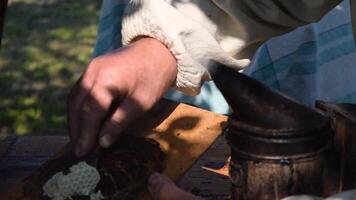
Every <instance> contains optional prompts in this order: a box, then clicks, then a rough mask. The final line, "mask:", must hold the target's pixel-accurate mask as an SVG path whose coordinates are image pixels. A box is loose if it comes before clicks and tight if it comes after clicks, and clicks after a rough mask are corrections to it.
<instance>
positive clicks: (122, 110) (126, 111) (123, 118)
mask: <svg viewBox="0 0 356 200" xmlns="http://www.w3.org/2000/svg"><path fill="white" fill-rule="evenodd" d="M142 113H143V109H142V107H140V106H139V105H138V103H136V102H135V101H134V100H133V99H130V98H126V99H125V100H123V101H122V103H121V104H120V105H119V107H117V109H116V110H115V112H114V113H113V114H112V115H111V117H110V118H109V119H108V120H106V121H105V123H104V125H103V127H102V129H101V132H100V139H99V144H100V146H101V147H104V148H108V147H109V146H110V145H112V144H113V143H114V142H115V141H116V139H117V138H118V137H119V135H120V133H121V132H122V131H123V130H124V129H125V128H126V127H127V126H128V124H129V123H130V122H131V121H133V120H134V119H136V118H137V117H138V116H140V115H141V114H142Z"/></svg>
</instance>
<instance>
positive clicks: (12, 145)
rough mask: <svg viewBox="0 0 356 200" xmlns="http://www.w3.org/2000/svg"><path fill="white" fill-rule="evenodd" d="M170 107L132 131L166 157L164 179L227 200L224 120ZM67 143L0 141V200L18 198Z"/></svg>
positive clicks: (20, 138) (60, 139)
mask: <svg viewBox="0 0 356 200" xmlns="http://www.w3.org/2000/svg"><path fill="white" fill-rule="evenodd" d="M172 105H173V104H171V103H168V107H167V104H165V106H164V107H163V108H164V111H167V112H168V111H169V112H168V114H167V113H165V112H162V110H160V109H158V113H160V114H158V115H157V114H152V113H151V114H149V115H148V116H146V118H145V117H144V118H143V121H144V122H142V123H140V126H135V127H134V128H130V130H131V131H132V133H134V134H135V133H136V132H137V133H140V134H141V133H144V135H145V136H146V137H151V138H154V139H156V140H157V141H159V142H160V144H161V147H162V149H163V151H164V152H165V153H166V155H167V167H166V170H165V172H164V173H165V174H166V175H168V176H169V177H171V178H172V179H173V180H175V181H178V180H179V179H182V178H186V179H188V180H189V181H190V183H191V188H192V192H193V193H195V194H197V195H200V196H203V197H205V198H206V199H226V198H227V197H228V194H229V180H228V178H227V170H226V168H224V164H225V163H226V160H227V157H228V155H229V149H228V147H227V145H226V143H225V140H224V139H223V137H222V136H220V137H219V135H221V133H222V131H223V129H224V127H225V125H224V122H226V117H225V116H219V115H216V114H213V113H210V112H207V111H203V110H201V109H197V108H194V107H191V106H188V105H184V104H179V105H174V106H172ZM167 108H171V109H167ZM156 111H157V110H156ZM156 113H157V112H156ZM162 117H163V118H164V120H159V119H162ZM152 127H153V128H152ZM68 141H69V139H68V137H67V136H11V137H8V138H6V139H5V140H3V141H1V143H0V197H1V198H0V199H7V200H10V199H16V198H17V197H18V193H21V190H19V188H21V187H20V185H21V181H22V180H23V179H24V178H25V177H27V176H29V175H30V174H31V173H33V172H34V171H35V170H36V169H38V168H39V166H41V164H43V163H44V162H45V161H46V160H48V159H49V158H51V157H53V156H54V155H55V154H57V152H59V151H61V149H62V148H63V146H65V144H67V143H68ZM188 169H189V170H188Z"/></svg>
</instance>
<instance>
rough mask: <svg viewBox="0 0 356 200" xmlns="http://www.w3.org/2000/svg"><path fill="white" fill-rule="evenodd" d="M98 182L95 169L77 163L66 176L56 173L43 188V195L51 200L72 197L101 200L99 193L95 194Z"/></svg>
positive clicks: (84, 163)
mask: <svg viewBox="0 0 356 200" xmlns="http://www.w3.org/2000/svg"><path fill="white" fill-rule="evenodd" d="M99 181H100V174H99V172H98V171H97V169H96V168H95V167H92V166H90V165H88V164H87V163H86V162H83V161H82V162H79V163H78V164H76V165H73V166H72V167H71V168H70V172H69V173H68V174H64V173H63V172H58V173H56V174H54V175H53V176H52V177H51V178H50V179H49V180H48V181H47V182H46V183H45V184H44V186H43V195H45V196H48V197H50V198H52V200H66V199H72V197H73V196H76V195H80V196H90V200H100V199H103V198H104V197H103V195H102V194H101V192H100V191H98V192H97V193H95V191H94V190H95V187H96V186H97V184H98V183H99Z"/></svg>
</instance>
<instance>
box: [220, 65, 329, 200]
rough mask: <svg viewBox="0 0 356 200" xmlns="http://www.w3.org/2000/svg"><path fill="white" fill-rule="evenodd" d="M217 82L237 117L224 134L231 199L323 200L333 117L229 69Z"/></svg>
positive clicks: (221, 72)
mask: <svg viewBox="0 0 356 200" xmlns="http://www.w3.org/2000/svg"><path fill="white" fill-rule="evenodd" d="M213 80H214V82H215V84H216V86H217V87H218V88H219V89H220V91H221V93H222V94H223V96H224V97H225V99H226V100H227V102H228V104H229V105H230V107H231V109H232V111H233V113H232V115H231V116H230V117H229V124H228V129H227V131H226V139H227V141H228V144H229V146H230V148H231V163H230V170H229V173H230V177H231V182H232V185H233V187H232V197H233V199H239V200H241V199H242V200H248V199H280V198H283V197H286V196H289V195H294V194H311V195H317V196H320V195H322V184H321V183H322V177H323V170H324V163H325V162H324V160H325V157H324V151H325V149H326V147H327V145H328V144H329V141H330V140H331V136H332V134H331V133H332V129H331V126H330V121H329V117H328V116H327V115H325V114H324V113H322V112H320V111H318V110H317V109H313V108H309V107H306V106H304V105H302V104H301V103H298V102H296V101H294V100H292V99H290V98H289V97H287V96H285V95H283V94H281V93H279V92H276V91H273V90H271V89H270V88H267V87H266V86H265V85H263V84H262V83H260V82H258V81H257V80H255V79H253V78H250V77H248V76H246V75H244V74H241V73H238V72H236V71H234V70H233V69H230V68H228V67H226V66H219V67H218V68H217V69H216V71H215V73H214V75H213Z"/></svg>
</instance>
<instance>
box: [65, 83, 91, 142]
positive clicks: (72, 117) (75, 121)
mask: <svg viewBox="0 0 356 200" xmlns="http://www.w3.org/2000/svg"><path fill="white" fill-rule="evenodd" d="M90 88H91V85H87V86H85V85H84V84H83V83H82V78H80V79H79V80H78V81H77V82H76V83H75V85H74V86H73V88H72V90H71V92H70V94H69V95H68V99H67V121H68V126H69V136H70V138H71V140H72V141H73V142H75V141H76V140H77V138H78V136H79V131H80V126H79V125H80V110H81V105H82V103H83V101H84V99H85V97H86V96H87V94H88V93H89V91H90Z"/></svg>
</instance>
